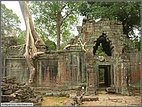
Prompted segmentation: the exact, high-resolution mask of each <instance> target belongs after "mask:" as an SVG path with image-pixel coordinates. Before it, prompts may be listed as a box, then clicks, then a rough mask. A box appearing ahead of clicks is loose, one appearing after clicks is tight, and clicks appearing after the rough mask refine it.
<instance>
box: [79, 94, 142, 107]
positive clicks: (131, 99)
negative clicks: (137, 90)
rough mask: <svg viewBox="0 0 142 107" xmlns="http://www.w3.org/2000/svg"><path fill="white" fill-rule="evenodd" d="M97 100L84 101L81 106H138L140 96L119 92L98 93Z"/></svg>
mask: <svg viewBox="0 0 142 107" xmlns="http://www.w3.org/2000/svg"><path fill="white" fill-rule="evenodd" d="M96 97H98V98H99V100H98V101H84V102H83V103H82V104H81V106H140V105H141V97H140V96H124V95H120V94H98V95H96Z"/></svg>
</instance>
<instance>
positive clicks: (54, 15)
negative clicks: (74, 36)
mask: <svg viewBox="0 0 142 107" xmlns="http://www.w3.org/2000/svg"><path fill="white" fill-rule="evenodd" d="M79 4H80V2H73V1H69V2H65V1H53V2H51V1H31V2H29V7H30V9H31V13H32V14H33V15H35V20H34V22H35V25H36V28H37V31H39V33H42V34H43V32H42V31H44V36H48V37H51V38H57V48H56V49H57V50H59V49H60V41H63V42H66V41H67V38H68V37H69V36H71V32H70V31H71V30H72V29H73V25H75V24H77V11H78V6H79ZM41 30H42V31H41ZM42 36H43V35H42ZM55 40H56V39H55ZM64 44H66V43H64Z"/></svg>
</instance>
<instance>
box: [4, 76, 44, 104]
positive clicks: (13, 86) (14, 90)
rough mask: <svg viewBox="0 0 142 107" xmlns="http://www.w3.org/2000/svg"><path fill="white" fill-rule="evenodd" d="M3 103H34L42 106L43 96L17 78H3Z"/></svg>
mask: <svg viewBox="0 0 142 107" xmlns="http://www.w3.org/2000/svg"><path fill="white" fill-rule="evenodd" d="M1 95H2V102H10V103H20V102H23V103H24V102H25V103H34V105H40V104H41V101H42V96H41V95H39V94H38V93H35V91H34V90H33V89H32V88H31V87H30V86H29V85H26V84H25V83H20V82H18V81H17V80H16V77H3V78H2V82H1Z"/></svg>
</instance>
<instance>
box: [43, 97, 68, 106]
mask: <svg viewBox="0 0 142 107" xmlns="http://www.w3.org/2000/svg"><path fill="white" fill-rule="evenodd" d="M68 99H69V98H66V97H54V96H52V97H44V98H43V101H42V106H64V102H65V101H67V100H68Z"/></svg>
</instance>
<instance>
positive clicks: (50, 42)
mask: <svg viewBox="0 0 142 107" xmlns="http://www.w3.org/2000/svg"><path fill="white" fill-rule="evenodd" d="M44 42H45V44H46V45H47V46H49V50H56V44H55V42H53V41H51V40H45V41H44Z"/></svg>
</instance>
